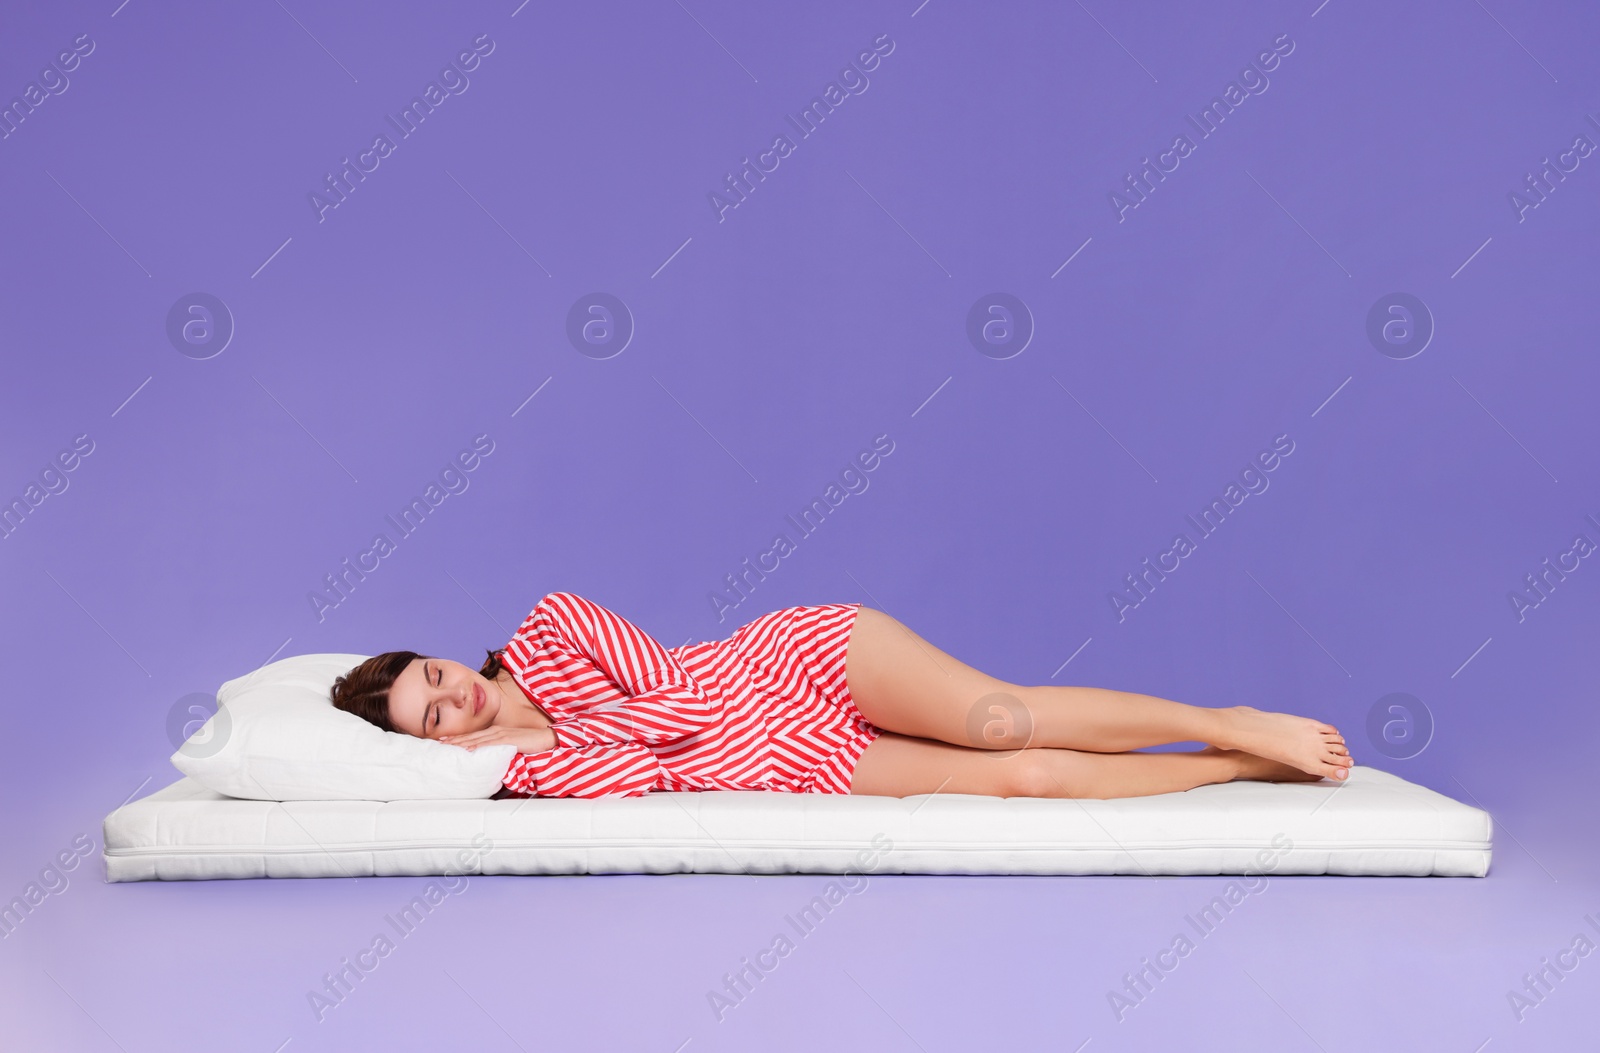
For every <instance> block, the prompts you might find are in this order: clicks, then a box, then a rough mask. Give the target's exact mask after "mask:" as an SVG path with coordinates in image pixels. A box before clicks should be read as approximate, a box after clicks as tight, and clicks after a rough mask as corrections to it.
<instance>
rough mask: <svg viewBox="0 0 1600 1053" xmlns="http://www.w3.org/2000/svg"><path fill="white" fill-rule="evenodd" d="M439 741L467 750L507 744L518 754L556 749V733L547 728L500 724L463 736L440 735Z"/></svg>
mask: <svg viewBox="0 0 1600 1053" xmlns="http://www.w3.org/2000/svg"><path fill="white" fill-rule="evenodd" d="M439 741H440V742H444V743H448V744H449V745H451V746H461V747H464V748H465V749H467V750H476V749H477V748H478V747H479V746H494V745H498V744H499V743H502V742H509V743H511V744H512V745H513V746H515V747H517V752H518V753H544V752H545V751H546V750H553V749H555V748H556V733H555V732H553V731H551V730H550V729H549V728H547V727H546V728H508V727H504V726H502V725H500V724H491V725H490V726H489V727H486V728H481V729H479V730H478V731H469V732H467V733H466V734H465V735H440V736H439Z"/></svg>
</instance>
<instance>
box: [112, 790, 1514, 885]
mask: <svg viewBox="0 0 1600 1053" xmlns="http://www.w3.org/2000/svg"><path fill="white" fill-rule="evenodd" d="M1492 830H1493V824H1492V820H1491V818H1490V816H1489V813H1487V812H1485V811H1483V810H1481V809H1479V808H1474V807H1472V806H1470V805H1466V804H1462V803H1460V802H1459V801H1455V800H1452V799H1451V798H1449V797H1447V796H1445V795H1443V794H1441V793H1437V792H1435V791H1434V790H1430V789H1428V788H1427V787H1424V786H1418V785H1416V784H1414V783H1410V782H1407V781H1406V780H1405V779H1402V778H1400V777H1399V776H1397V775H1393V774H1390V773H1388V772H1383V771H1379V770H1377V769H1375V768H1367V767H1362V766H1359V765H1358V766H1356V767H1355V768H1354V769H1352V771H1351V777H1350V779H1349V781H1347V782H1345V783H1342V784H1339V783H1333V782H1331V781H1326V780H1324V781H1323V782H1319V783H1299V784H1291V783H1283V784H1274V783H1260V782H1230V783H1220V784H1216V785H1211V786H1202V787H1199V788H1197V789H1193V790H1188V791H1185V792H1183V793H1169V794H1159V795H1156V796H1150V797H1131V798H1122V799H1117V800H1108V801H1102V800H1061V799H1051V800H1045V799H1038V798H1024V797H1013V798H1000V797H978V796H970V795H964V794H928V795H923V796H920V797H907V798H897V797H867V796H850V795H829V794H790V793H779V792H773V791H731V790H717V791H707V792H701V793H660V792H658V793H650V794H646V795H644V796H643V797H632V798H609V799H607V798H602V799H593V800H586V799H574V798H527V799H514V798H508V799H502V800H470V801H391V802H381V801H291V802H273V801H246V800H239V799H236V798H232V797H224V796H222V795H220V794H217V793H214V792H212V791H210V790H207V789H204V788H203V787H201V786H199V785H198V784H196V783H194V782H192V781H191V780H189V779H187V778H180V779H179V780H178V781H177V782H175V783H172V784H171V785H169V786H167V787H165V788H163V789H160V790H157V791H155V792H154V793H151V794H150V795H148V796H146V797H143V798H140V799H138V800H136V801H131V802H129V803H128V804H125V805H123V806H122V807H120V808H118V809H117V810H116V811H114V812H112V813H111V814H110V815H109V816H107V817H106V820H105V827H104V833H105V840H104V844H105V851H104V859H105V864H106V878H107V880H108V881H149V880H192V879H203V878H259V877H365V876H368V875H380V876H381V875H420V874H463V873H464V874H672V873H731V874H783V873H844V872H852V873H879V874H1246V873H1255V874H1355V875H1412V876H1427V875H1440V876H1452V877H1483V876H1484V875H1486V874H1487V873H1488V872H1489V850H1490V838H1491V833H1492Z"/></svg>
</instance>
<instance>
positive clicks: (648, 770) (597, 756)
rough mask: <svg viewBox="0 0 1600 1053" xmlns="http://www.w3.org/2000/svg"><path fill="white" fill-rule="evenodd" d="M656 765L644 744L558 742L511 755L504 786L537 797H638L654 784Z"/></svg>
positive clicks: (658, 772) (656, 775)
mask: <svg viewBox="0 0 1600 1053" xmlns="http://www.w3.org/2000/svg"><path fill="white" fill-rule="evenodd" d="M660 777H661V766H660V764H659V763H657V761H656V756H655V754H653V753H651V752H650V751H649V750H648V749H646V748H645V747H643V746H639V745H635V744H633V743H627V742H610V743H603V744H601V745H598V746H558V747H556V748H555V749H553V750H546V751H544V752H543V753H519V754H517V755H516V756H514V757H512V758H511V766H510V767H509V768H507V769H506V776H505V778H504V779H503V780H502V782H503V783H504V784H505V787H506V789H508V790H512V791H514V792H516V793H531V794H538V795H539V796H540V797H605V796H611V795H617V796H622V797H638V796H639V795H641V794H644V793H648V792H649V791H651V790H653V789H655V788H656V786H657V783H658V782H659V780H660Z"/></svg>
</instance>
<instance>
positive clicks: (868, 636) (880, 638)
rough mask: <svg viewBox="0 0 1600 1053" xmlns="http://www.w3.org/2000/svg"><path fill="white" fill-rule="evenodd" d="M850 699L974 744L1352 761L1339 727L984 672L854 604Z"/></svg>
mask: <svg viewBox="0 0 1600 1053" xmlns="http://www.w3.org/2000/svg"><path fill="white" fill-rule="evenodd" d="M845 666H846V672H845V676H846V680H847V682H848V684H849V687H850V694H851V697H852V698H853V699H854V700H855V704H856V708H858V709H859V710H861V713H862V715H863V716H864V717H866V719H867V720H869V721H870V722H872V723H873V724H875V725H877V726H878V727H880V728H883V729H884V730H885V731H891V732H896V733H898V734H901V735H909V736H914V737H917V738H923V739H934V740H938V741H940V742H944V743H949V744H952V745H957V746H970V747H975V748H978V749H990V750H1016V749H1022V748H1024V747H1029V746H1033V747H1048V748H1056V749H1073V750H1085V751H1091V752H1100V753H1120V752H1124V751H1127V750H1134V749H1140V748H1142V747H1145V746H1159V745H1162V744H1165V743H1170V742H1206V743H1210V744H1212V745H1214V746H1218V747H1221V748H1224V749H1237V750H1244V751H1246V752H1249V753H1252V754H1256V755H1258V756H1262V757H1266V758H1269V759H1272V760H1276V761H1281V762H1283V763H1286V764H1290V765H1293V766H1294V767H1296V768H1298V769H1300V770H1301V771H1304V772H1308V773H1310V774H1312V775H1315V776H1318V777H1327V778H1334V779H1343V778H1345V777H1346V776H1347V775H1348V772H1349V767H1350V765H1351V764H1353V763H1354V761H1353V759H1352V758H1351V756H1350V752H1349V750H1348V749H1347V748H1346V747H1345V744H1344V737H1343V736H1342V735H1340V734H1339V732H1338V729H1336V728H1334V727H1333V726H1331V725H1329V724H1324V723H1322V722H1321V721H1317V720H1313V719H1311V718H1308V717H1298V716H1293V715H1290V714H1287V713H1264V712H1261V711H1260V710H1257V709H1254V708H1252V707H1249V706H1235V707H1229V708H1225V709H1207V708H1204V707H1201V706H1190V705H1186V704H1184V703H1182V702H1173V701H1170V700H1168V699H1164V698H1156V697H1154V696H1152V695H1141V694H1136V693H1133V692H1128V691H1113V690H1109V689H1106V688H1098V687H1050V686H1044V687H1023V686H1019V685H1017V684H1010V683H1007V682H1005V681H1003V680H998V679H996V678H995V677H992V676H989V675H988V674H987V673H983V672H981V671H979V670H977V669H974V668H972V667H971V666H968V665H965V664H963V663H961V662H959V661H957V660H956V659H954V658H952V657H951V656H949V655H947V654H945V653H944V652H943V651H941V650H939V649H938V648H937V647H934V646H933V645H932V644H930V643H928V642H927V641H926V640H924V639H922V638H921V637H920V636H918V635H917V634H916V633H914V632H912V631H911V630H910V629H908V628H907V627H906V626H904V625H902V624H901V623H900V622H898V621H897V620H895V619H894V618H891V617H890V616H889V615H887V614H884V613H883V612H882V611H878V610H874V609H873V608H870V607H862V608H861V609H860V611H858V612H857V615H856V620H855V625H854V627H853V628H852V630H851V634H850V643H849V647H848V650H847V651H846V661H845Z"/></svg>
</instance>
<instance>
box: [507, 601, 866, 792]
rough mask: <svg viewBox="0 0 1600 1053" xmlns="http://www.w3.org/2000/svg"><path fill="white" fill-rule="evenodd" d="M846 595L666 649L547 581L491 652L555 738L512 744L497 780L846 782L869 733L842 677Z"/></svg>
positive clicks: (612, 788)
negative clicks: (527, 747) (524, 748)
mask: <svg viewBox="0 0 1600 1053" xmlns="http://www.w3.org/2000/svg"><path fill="white" fill-rule="evenodd" d="M858 606H859V605H856V604H830V605H826V606H818V607H789V608H785V609H783V610H780V611H774V612H773V613H771V614H767V615H763V616H762V617H760V618H757V619H756V620H755V621H753V622H750V623H749V624H747V625H745V626H743V627H741V628H740V629H738V630H737V631H735V632H734V634H733V635H732V636H731V637H729V638H728V639H726V640H719V641H713V642H709V643H699V644H690V645H685V646H683V647H676V648H672V649H670V650H669V649H667V648H664V647H662V646H661V644H660V643H658V642H657V641H656V640H655V639H654V638H652V637H651V636H650V634H648V633H646V632H645V631H644V630H643V629H640V628H639V627H638V626H636V625H634V624H633V623H632V622H630V621H628V620H627V619H625V618H623V617H621V616H620V615H617V614H614V613H613V612H611V611H609V610H607V609H606V608H605V607H602V606H600V605H599V604H598V603H594V602H593V601H591V600H587V599H585V598H583V597H581V596H578V595H575V594H573V593H570V592H555V593H551V594H550V595H548V596H546V597H545V598H544V599H542V600H540V601H539V604H538V606H536V607H534V609H533V610H532V611H531V612H530V613H529V614H528V617H527V618H526V619H524V621H523V623H522V626H521V627H520V628H519V629H518V630H517V632H516V635H515V636H514V637H512V639H511V641H510V642H509V643H508V644H507V645H506V647H505V650H504V653H503V655H502V658H501V662H502V664H503V665H504V666H505V667H506V669H507V670H508V671H509V672H510V674H511V676H512V678H513V679H514V680H515V681H516V682H517V683H518V685H519V686H521V688H522V690H523V691H524V693H526V694H527V695H528V697H529V698H530V699H532V700H533V702H534V703H535V704H537V705H538V706H539V708H541V709H543V710H544V711H545V712H546V713H548V714H549V715H550V718H551V724H550V730H551V732H552V733H553V734H554V735H555V740H556V746H555V748H554V749H550V750H546V751H544V752H542V753H533V754H526V753H519V754H517V755H516V756H515V757H513V758H512V761H511V765H510V767H509V768H508V769H507V771H506V775H505V779H504V780H503V781H504V784H505V787H506V789H507V790H510V791H513V792H515V793H521V794H538V795H539V796H542V797H600V796H607V795H620V796H626V797H633V796H638V795H640V794H643V793H647V792H649V791H651V790H719V789H720V790H760V789H769V790H787V791H791V792H811V793H848V792H849V791H850V776H851V774H852V773H853V770H854V765H855V762H856V761H857V760H858V759H859V758H860V755H861V753H862V751H863V750H865V749H866V747H867V745H868V744H870V743H871V742H872V740H873V739H874V738H876V737H877V735H878V733H879V732H878V729H877V728H875V727H874V726H873V725H871V724H870V723H868V722H867V721H866V720H865V719H864V718H863V717H862V716H861V714H860V712H859V711H858V710H857V709H856V708H855V704H854V702H853V701H852V700H851V698H850V694H849V687H848V684H847V683H846V680H845V663H844V659H845V652H846V646H847V644H848V642H849V635H850V628H851V626H852V624H853V623H854V619H855V614H856V611H857V609H858Z"/></svg>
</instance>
